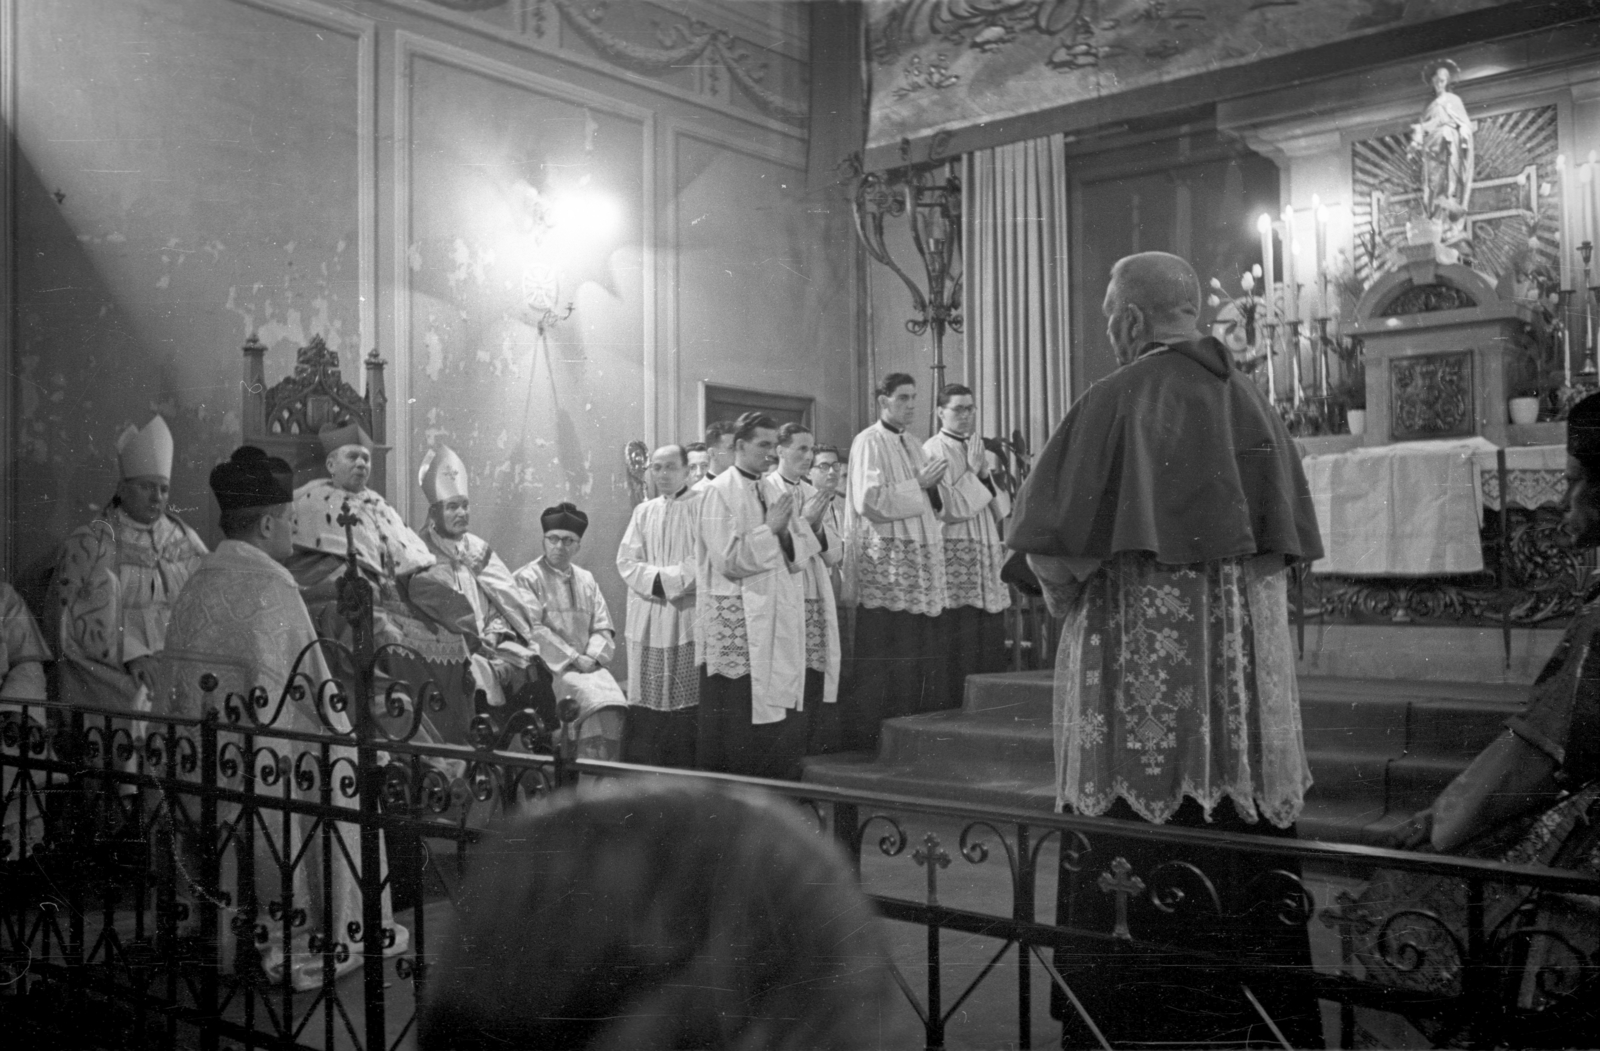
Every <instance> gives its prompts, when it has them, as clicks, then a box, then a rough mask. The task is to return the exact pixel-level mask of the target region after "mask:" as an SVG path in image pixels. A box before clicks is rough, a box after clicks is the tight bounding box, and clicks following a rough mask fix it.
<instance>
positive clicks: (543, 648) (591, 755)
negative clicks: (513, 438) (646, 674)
mask: <svg viewBox="0 0 1600 1051" xmlns="http://www.w3.org/2000/svg"><path fill="white" fill-rule="evenodd" d="M539 524H540V526H541V527H542V528H543V529H544V554H543V555H540V556H539V557H538V558H536V559H534V560H533V561H532V562H529V563H528V564H527V565H525V566H523V567H522V568H521V569H519V570H517V573H516V581H517V583H518V585H520V586H521V587H522V588H523V590H524V591H525V592H526V593H527V597H528V601H529V602H530V604H531V606H530V612H531V614H532V617H531V620H532V624H533V641H534V644H535V645H536V646H537V647H538V649H539V655H540V656H542V657H543V658H544V662H545V663H546V664H548V665H549V666H550V670H551V671H552V672H554V673H555V677H556V696H557V697H558V698H561V699H563V700H565V699H567V698H571V699H572V700H574V701H576V702H577V705H578V719H579V723H578V754H579V755H580V756H582V757H584V758H588V759H617V758H619V757H620V755H621V752H622V729H623V725H624V723H625V722H626V712H627V705H628V698H627V697H625V696H624V695H623V693H622V688H621V687H620V686H618V685H617V680H616V679H614V678H612V676H611V673H610V672H609V671H607V670H606V667H605V666H606V665H607V664H609V663H610V662H611V657H612V655H613V654H614V653H615V652H616V629H615V628H613V627H612V625H611V611H610V609H608V608H607V606H606V599H605V596H604V595H602V594H601V593H600V585H599V584H598V583H597V582H596V581H595V579H594V574H593V573H590V572H589V571H588V570H587V569H584V568H583V567H582V566H579V565H574V564H573V559H574V558H576V557H577V554H578V549H579V548H580V547H581V546H582V545H583V534H584V533H585V532H586V531H587V530H588V528H589V516H588V515H586V514H584V513H583V512H582V511H580V510H578V509H577V508H576V507H574V506H573V505H572V504H570V503H561V504H557V505H556V506H555V507H551V508H546V509H545V512H544V514H542V515H540V516H539Z"/></svg>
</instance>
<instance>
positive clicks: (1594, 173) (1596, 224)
mask: <svg viewBox="0 0 1600 1051" xmlns="http://www.w3.org/2000/svg"><path fill="white" fill-rule="evenodd" d="M1584 167H1585V168H1587V169H1588V171H1589V193H1588V197H1589V225H1588V226H1586V227H1584V230H1583V239H1584V240H1585V241H1588V242H1589V243H1590V244H1600V157H1597V156H1596V151H1594V150H1590V151H1589V163H1588V164H1586V165H1584Z"/></svg>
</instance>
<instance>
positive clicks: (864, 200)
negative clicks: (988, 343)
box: [855, 163, 963, 408]
mask: <svg viewBox="0 0 1600 1051" xmlns="http://www.w3.org/2000/svg"><path fill="white" fill-rule="evenodd" d="M902 216H903V217H905V219H906V221H907V223H908V225H909V226H910V228H911V243H912V244H913V245H914V246H915V247H916V250H917V254H918V255H919V256H921V257H922V268H923V271H924V274H925V276H926V279H927V284H926V287H924V286H922V285H919V284H918V283H917V282H916V280H914V279H913V278H912V276H911V275H910V274H908V273H906V271H905V269H904V268H903V267H901V266H900V264H899V263H897V262H895V260H894V257H893V256H892V255H891V254H890V253H889V248H888V245H887V244H886V242H885V240H884V223H885V220H887V219H889V218H897V219H898V218H900V217H902ZM855 220H856V234H857V236H859V237H860V238H861V243H862V244H863V245H864V246H865V247H866V249H867V254H869V255H871V256H872V258H873V259H876V260H877V261H878V262H879V263H881V264H883V265H884V266H886V267H888V268H889V269H890V270H891V271H893V272H894V275H895V276H896V277H898V278H899V279H900V280H901V282H902V283H903V284H904V285H905V286H906V291H908V292H910V293H911V308H912V310H913V311H914V315H913V316H912V317H911V318H910V319H908V320H907V321H906V329H907V331H909V332H911V333H912V334H913V335H917V336H921V335H924V334H926V333H931V334H932V336H933V365H932V367H931V371H932V372H933V391H934V393H935V394H936V393H937V392H938V391H939V390H940V389H941V388H942V387H943V386H944V370H945V364H944V337H945V333H946V332H947V331H948V332H960V331H961V326H962V316H961V282H962V276H963V275H962V273H961V269H962V268H961V178H960V176H958V175H957V174H956V171H955V168H954V165H953V164H948V163H947V164H932V165H907V166H905V167H901V168H891V169H889V170H887V171H881V172H867V173H865V174H863V175H862V176H861V178H860V180H859V181H858V182H857V183H856V196H855ZM928 404H929V406H930V408H931V407H932V406H933V405H934V404H935V400H934V398H931V397H930V398H929V399H928Z"/></svg>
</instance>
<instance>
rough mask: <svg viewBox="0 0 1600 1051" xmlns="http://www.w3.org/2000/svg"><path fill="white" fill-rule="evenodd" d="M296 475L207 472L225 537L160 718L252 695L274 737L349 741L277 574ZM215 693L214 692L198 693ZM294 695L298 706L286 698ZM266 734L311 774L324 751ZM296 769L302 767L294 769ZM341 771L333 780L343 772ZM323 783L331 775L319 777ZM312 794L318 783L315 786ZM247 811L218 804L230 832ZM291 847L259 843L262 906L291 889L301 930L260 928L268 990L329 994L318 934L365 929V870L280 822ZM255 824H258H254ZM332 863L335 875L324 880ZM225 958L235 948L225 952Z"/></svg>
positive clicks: (202, 571) (304, 798)
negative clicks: (259, 699)
mask: <svg viewBox="0 0 1600 1051" xmlns="http://www.w3.org/2000/svg"><path fill="white" fill-rule="evenodd" d="M291 478H292V474H291V473H290V470H289V465H288V464H287V463H284V462H283V461H282V460H278V459H276V458H270V457H268V456H267V455H266V453H264V452H262V451H261V450H260V449H257V448H255V447H254V446H249V445H247V446H243V447H242V448H239V449H237V450H235V451H234V453H233V455H232V456H231V457H230V458H229V459H228V461H227V462H226V463H222V464H219V465H218V466H216V467H215V468H213V469H212V471H211V490H212V493H213V494H214V495H215V496H216V500H217V506H218V507H219V508H220V509H221V511H222V523H221V524H222V532H223V535H224V536H225V537H226V539H225V540H223V541H222V543H220V544H218V545H217V550H216V551H215V552H213V553H211V554H209V555H207V556H206V557H205V559H204V560H203V561H202V562H201V563H200V565H199V567H198V568H197V569H196V570H195V572H194V575H193V576H192V577H190V578H189V581H188V583H186V584H185V585H184V588H183V591H182V592H181V593H180V594H179V595H178V597H177V601H176V602H175V603H174V604H173V608H172V622H171V626H170V630H169V631H168V633H167V648H166V651H165V652H164V653H163V654H162V660H161V684H162V687H161V689H159V690H158V691H157V697H156V703H155V705H154V710H155V712H156V713H157V714H160V715H169V716H183V717H189V718H197V717H199V716H202V715H204V714H205V713H206V712H207V711H208V710H213V709H215V710H220V709H221V706H222V703H223V700H224V698H226V697H227V696H228V695H230V694H235V695H238V696H247V695H248V694H249V693H250V691H251V690H252V689H255V688H256V687H260V688H261V689H263V690H265V691H266V696H267V706H266V707H265V708H263V709H260V710H258V711H257V712H256V715H257V717H258V718H259V719H260V720H261V721H262V722H265V723H267V724H268V725H269V726H270V727H271V730H279V731H282V730H290V731H297V732H300V733H310V734H327V733H329V732H330V731H331V732H335V733H341V734H342V733H348V732H349V731H350V721H349V717H348V715H347V714H346V713H345V712H343V711H337V710H335V709H333V708H332V707H330V706H328V705H326V704H325V703H324V704H321V705H319V703H318V701H317V700H316V699H317V698H319V697H321V696H322V690H321V689H319V687H321V685H322V684H323V683H326V682H327V681H328V680H329V678H330V675H331V672H330V671H329V668H328V666H327V664H326V663H325V661H324V659H323V654H322V651H321V649H320V647H317V646H314V645H312V644H313V643H314V642H316V638H317V635H316V632H315V631H314V630H313V629H312V626H311V617H310V615H309V614H308V613H307V612H306V606H305V602H304V601H303V600H302V599H301V598H300V591H299V589H298V588H297V587H296V585H295V580H294V576H293V575H292V574H291V573H290V572H289V571H288V570H287V569H285V568H284V567H283V566H282V565H281V564H280V563H281V562H282V561H283V560H284V559H286V558H288V557H289V555H290V554H291V553H292V552H293V550H294V541H293V521H294V513H293V507H292V501H293V499H294V494H293V493H292V492H291V491H290V488H289V484H290V481H289V480H290V479H291ZM211 682H214V683H215V685H214V687H213V689H211V690H206V689H204V688H203V685H202V684H203V683H211ZM294 684H299V685H301V686H304V687H305V689H304V690H303V691H300V692H298V693H297V692H294V691H290V690H287V689H286V687H288V686H291V685H294ZM271 730H269V731H267V733H266V734H265V735H264V737H263V738H262V739H258V743H260V744H263V745H264V746H266V747H268V748H277V749H280V750H282V751H283V752H284V753H285V757H284V762H286V763H288V764H290V767H291V768H293V769H296V770H300V769H302V768H304V769H307V770H311V771H316V770H318V769H319V764H318V762H317V761H316V759H317V757H318V755H319V754H320V748H321V746H319V745H314V744H313V745H298V744H297V743H295V742H293V741H288V740H284V739H281V738H276V737H273V736H272V735H271ZM328 749H329V754H328V756H327V759H326V762H329V763H333V764H352V765H353V764H354V762H355V749H354V748H351V747H348V746H341V745H331V746H328ZM297 760H301V761H299V762H297ZM333 769H335V770H336V769H338V767H337V765H336V766H334V767H333ZM323 770H324V772H323V774H322V776H323V777H332V776H334V775H333V773H332V772H331V771H330V770H328V769H326V768H323ZM313 781H315V779H313ZM251 783H254V784H255V785H256V790H258V791H261V792H263V793H265V794H270V795H273V796H277V797H279V798H282V796H283V793H284V791H285V789H284V788H283V787H281V786H275V787H271V788H268V787H266V786H265V785H263V784H261V783H259V782H251ZM222 786H223V787H226V788H228V789H230V790H233V791H240V790H244V791H248V790H249V784H241V781H240V779H238V778H237V777H230V776H228V775H227V774H226V772H224V779H223V782H222ZM326 787H327V786H326V785H324V784H317V783H312V784H309V785H302V784H300V783H299V782H298V779H296V783H295V784H294V785H293V786H292V787H290V788H289V789H288V791H289V792H290V793H291V794H292V797H293V798H294V799H295V800H296V801H298V802H301V803H305V804H312V805H314V804H316V803H317V802H319V801H320V799H321V793H322V790H323V789H324V788H326ZM240 813H241V811H240V807H239V804H238V803H234V802H226V801H224V802H222V803H220V804H219V806H218V815H217V816H218V820H219V822H220V823H221V824H222V825H223V826H224V827H227V826H231V825H233V824H235V823H236V822H238V821H239V820H240ZM285 817H286V819H287V825H288V833H287V841H286V842H283V843H281V844H277V845H274V844H273V843H270V842H268V841H267V840H265V839H264V838H261V837H255V838H253V842H255V843H256V844H257V849H256V852H255V858H254V863H255V873H256V879H257V881H258V884H257V893H258V894H259V896H260V898H261V900H262V901H287V900H289V892H290V891H291V889H292V892H293V900H294V901H295V903H296V905H297V907H298V908H299V909H301V910H304V916H303V917H301V918H298V919H295V920H293V921H292V922H291V921H290V920H288V919H287V918H283V919H279V918H276V917H271V918H269V917H266V916H265V915H263V920H264V923H263V927H262V933H263V936H262V937H261V938H259V939H257V942H258V947H259V950H260V952H261V967H262V969H263V970H264V971H265V973H266V977H267V978H268V980H270V981H273V982H278V981H281V980H282V978H283V977H284V971H285V970H287V971H288V979H289V984H290V985H291V986H292V987H293V988H295V989H297V990H309V989H316V988H320V987H321V985H322V980H323V965H324V960H325V957H324V955H323V953H322V952H321V951H319V950H318V949H317V948H316V945H315V939H316V936H317V933H318V932H320V931H321V930H323V916H324V910H330V911H331V912H332V917H331V922H332V926H333V929H334V930H336V931H343V930H344V929H345V927H346V925H347V924H350V923H359V921H360V919H361V888H360V883H359V880H358V878H357V872H358V871H359V862H357V861H355V860H354V859H353V856H352V854H351V853H347V852H345V851H341V850H338V849H337V848H334V850H333V851H332V855H333V856H331V857H328V858H326V859H324V857H323V854H322V849H323V845H324V844H323V836H322V835H321V834H320V831H319V825H320V821H318V820H314V819H312V818H310V817H306V816H303V815H292V816H290V815H285ZM252 820H255V819H252ZM335 827H336V828H337V829H338V831H337V833H336V835H338V836H341V837H343V838H344V841H345V842H346V843H353V842H355V841H356V840H357V839H359V833H358V832H357V830H356V828H355V826H354V825H350V824H347V823H340V824H338V825H336V826H335ZM238 853H239V851H238V850H228V851H223V858H222V865H223V870H224V871H223V872H222V878H223V880H224V882H225V883H227V884H228V885H232V883H233V881H234V880H235V879H236V878H237V877H236V876H235V875H234V874H233V872H232V871H230V870H232V869H233V868H234V867H235V865H236V864H237V862H238V857H237V855H238ZM324 860H326V861H327V866H326V868H327V872H326V873H325V872H324ZM382 907H383V917H384V925H385V926H386V927H394V926H395V924H394V919H393V913H392V910H391V909H390V907H389V896H388V893H387V891H385V893H384V896H383V905H382ZM395 935H396V942H395V945H393V946H392V947H391V948H390V949H389V950H387V951H388V953H390V954H393V953H400V952H404V951H405V949H406V945H407V943H408V942H409V940H410V936H409V933H408V932H407V930H406V929H405V928H404V927H395ZM225 942H226V946H225V956H226V955H227V950H231V949H232V948H233V947H234V945H235V939H233V938H227V939H225ZM361 962H362V956H361V954H360V953H359V952H353V953H350V954H348V956H347V957H346V958H345V959H343V960H339V961H336V962H335V964H334V974H335V975H338V974H342V973H344V972H346V971H349V970H351V969H353V968H355V967H359V966H360V965H361Z"/></svg>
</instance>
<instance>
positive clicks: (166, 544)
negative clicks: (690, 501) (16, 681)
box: [49, 416, 206, 711]
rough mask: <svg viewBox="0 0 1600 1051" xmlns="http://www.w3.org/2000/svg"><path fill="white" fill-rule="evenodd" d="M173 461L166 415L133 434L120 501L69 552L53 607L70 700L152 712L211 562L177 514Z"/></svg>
mask: <svg viewBox="0 0 1600 1051" xmlns="http://www.w3.org/2000/svg"><path fill="white" fill-rule="evenodd" d="M172 453H173V443H172V432H171V431H170V430H168V429H167V422H166V421H165V420H163V419H162V418H161V417H160V416H156V417H154V418H153V419H151V420H150V422H149V423H147V424H145V426H144V428H143V429H142V430H141V429H137V428H134V427H129V428H127V429H126V430H125V431H123V432H122V435H121V436H120V437H119V438H118V439H117V467H118V470H119V471H120V473H121V481H120V482H118V484H117V492H116V495H115V496H114V497H112V500H111V503H110V504H109V505H108V506H107V507H106V508H105V510H104V511H102V512H101V513H100V515H99V517H97V518H96V519H95V520H94V521H92V522H90V523H89V524H88V525H86V526H82V527H80V528H78V529H77V530H75V531H74V532H73V533H72V535H71V536H69V537H68V538H67V541H66V543H65V544H64V545H63V547H62V551H61V557H60V560H59V561H58V562H57V564H56V572H55V578H54V579H53V580H52V582H51V597H50V599H49V609H50V614H51V619H52V628H53V630H52V632H51V634H52V635H53V637H54V642H55V646H56V649H57V651H58V652H59V653H60V655H61V660H60V663H58V664H57V665H56V672H57V676H58V681H59V686H60V697H61V699H62V700H63V701H67V702H69V703H74V704H92V705H100V706H103V707H110V708H120V709H123V710H125V711H134V710H148V706H149V693H150V690H151V688H152V687H153V686H154V683H155V671H156V658H157V656H158V655H159V654H160V652H161V649H162V647H163V645H165V643H166V637H167V620H168V618H169V617H170V615H171V612H172V602H173V600H174V599H176V598H177V597H178V592H179V591H180V590H181V589H182V588H183V585H184V582H185V581H187V580H188V579H189V574H191V573H193V572H194V570H195V567H196V566H197V565H199V563H200V559H201V558H203V557H204V556H205V554H206V546H205V544H203V543H201V541H200V537H199V535H198V534H196V533H195V531H194V530H193V529H190V528H189V526H188V525H187V524H185V523H184V522H183V521H182V520H181V519H179V518H178V516H177V515H175V514H172V513H171V512H170V511H168V510H167V496H168V493H169V492H170V487H171V481H172Z"/></svg>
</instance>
